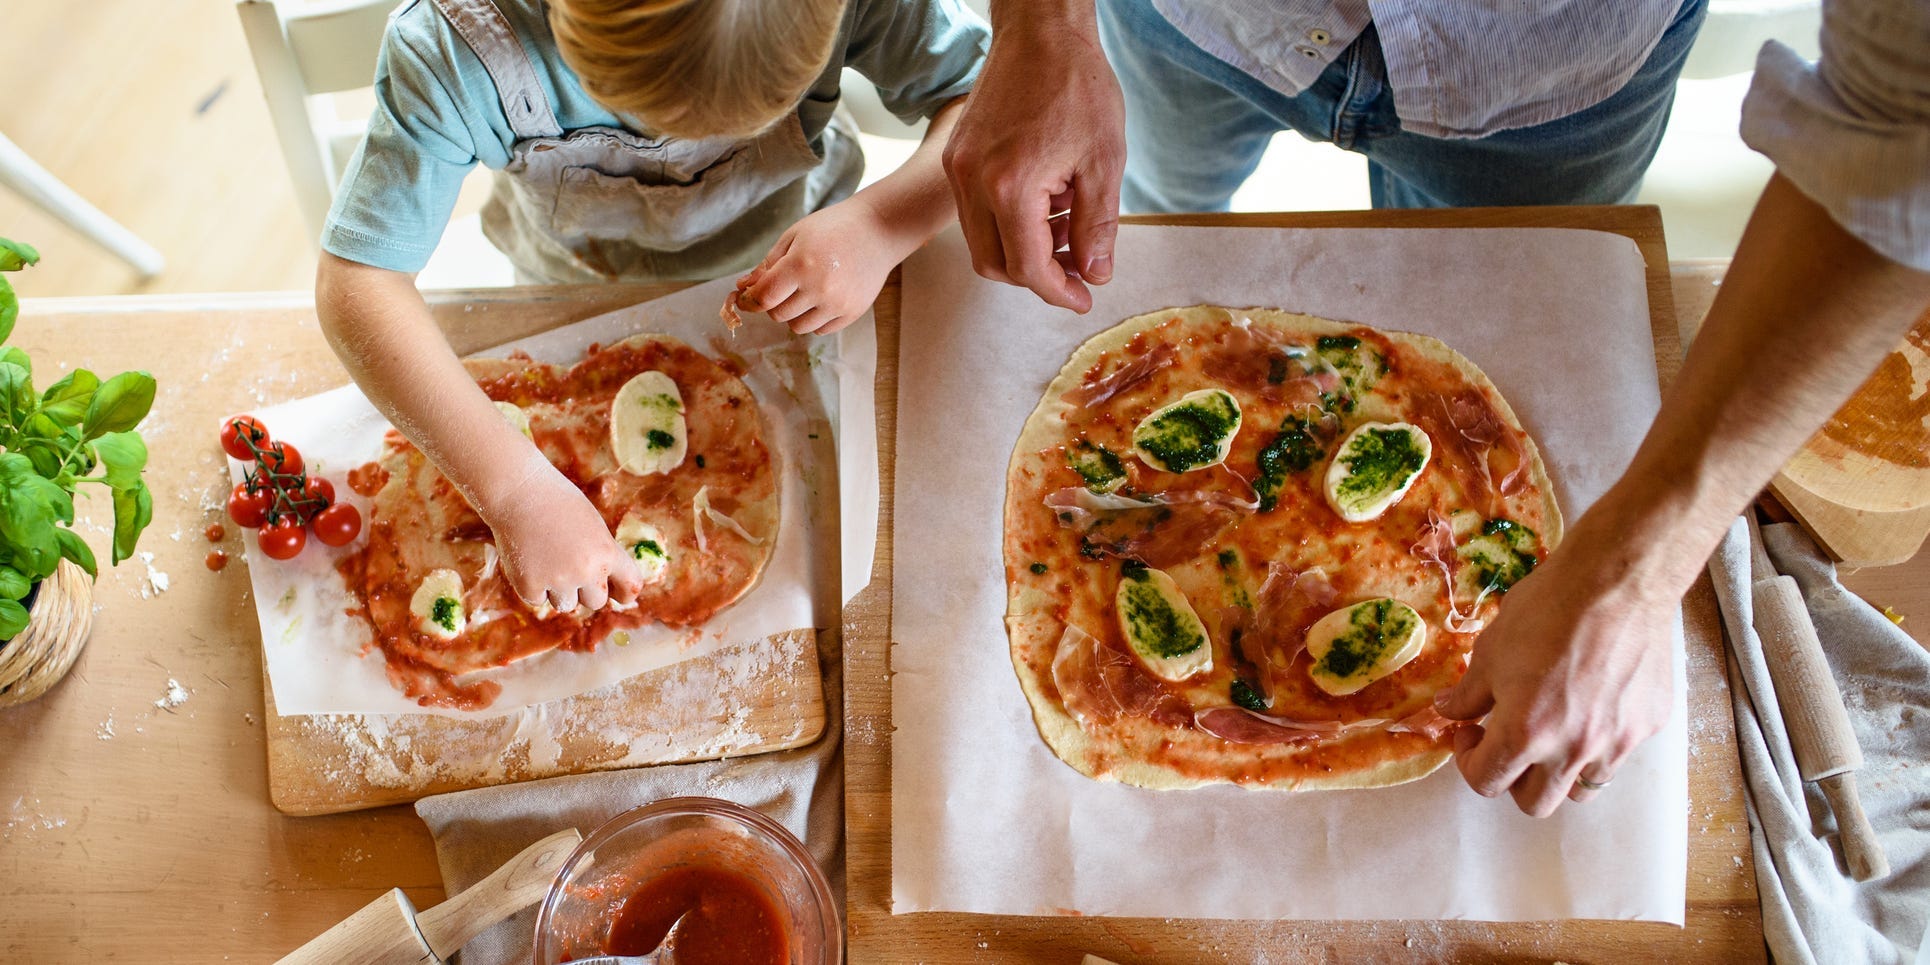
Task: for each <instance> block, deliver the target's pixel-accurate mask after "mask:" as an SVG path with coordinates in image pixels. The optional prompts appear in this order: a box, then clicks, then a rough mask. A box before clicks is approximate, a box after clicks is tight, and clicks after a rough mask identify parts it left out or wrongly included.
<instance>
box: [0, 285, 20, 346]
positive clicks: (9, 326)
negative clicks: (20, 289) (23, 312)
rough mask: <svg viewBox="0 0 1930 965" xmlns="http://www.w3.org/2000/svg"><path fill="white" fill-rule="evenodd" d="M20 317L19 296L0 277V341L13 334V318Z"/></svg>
mask: <svg viewBox="0 0 1930 965" xmlns="http://www.w3.org/2000/svg"><path fill="white" fill-rule="evenodd" d="M19 317H20V296H18V295H15V294H14V293H13V286H12V285H9V284H7V280H6V279H5V278H0V342H4V341H6V340H7V336H9V335H12V334H13V323H14V320H15V319H17V318H19Z"/></svg>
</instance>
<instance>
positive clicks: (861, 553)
mask: <svg viewBox="0 0 1930 965" xmlns="http://www.w3.org/2000/svg"><path fill="white" fill-rule="evenodd" d="M731 287H732V286H731V283H730V282H729V281H728V280H724V281H718V282H712V283H710V284H705V285H699V286H696V287H694V288H690V289H687V290H685V291H682V292H679V293H677V294H675V295H671V296H669V297H666V298H661V299H657V300H655V301H651V302H646V303H643V304H640V305H634V306H631V307H629V308H625V309H621V310H618V311H615V312H610V313H608V314H605V315H599V316H597V317H595V318H589V319H585V320H583V321H581V322H577V323H574V324H571V325H567V326H564V327H562V328H558V329H554V330H551V331H548V332H544V333H542V334H539V335H535V336H531V337H530V338H526V339H523V340H521V341H516V342H511V343H509V344H506V345H501V346H497V347H496V348H493V349H489V350H486V351H484V352H481V353H479V354H481V355H485V356H502V355H507V354H508V353H509V352H511V351H514V350H519V349H520V350H522V351H524V352H527V353H529V355H530V356H531V357H533V358H535V359H537V360H538V361H543V362H550V363H554V364H558V365H564V366H567V365H570V364H573V363H575V362H577V361H579V360H581V359H582V357H583V354H584V350H585V349H586V348H588V346H589V345H590V344H591V343H592V342H601V343H605V344H608V343H610V342H615V341H618V340H621V339H623V338H627V337H629V336H631V335H635V334H639V333H643V332H652V333H660V334H667V335H672V336H676V337H678V338H681V339H683V340H684V341H685V342H687V343H689V344H690V345H691V346H693V347H695V348H697V349H698V350H699V351H702V352H705V353H707V354H710V355H712V356H713V357H717V356H719V355H721V354H722V353H725V352H728V353H734V354H736V355H739V356H741V357H743V358H744V359H745V360H746V361H747V362H748V363H749V366H750V370H749V372H748V373H747V374H746V375H745V377H744V381H745V383H746V384H747V385H749V386H750V388H751V390H752V391H753V392H755V393H756V394H757V398H758V400H759V402H760V403H761V404H762V406H763V408H764V412H765V414H766V417H767V422H768V423H769V425H770V426H771V432H772V436H771V438H770V439H769V443H770V445H771V448H772V450H773V451H774V452H776V453H777V454H778V458H779V459H780V461H781V464H782V467H783V475H782V483H781V493H780V500H781V508H780V513H781V521H780V524H779V531H778V537H777V545H776V548H775V550H774V552H773V553H772V556H771V560H770V563H769V564H768V566H767V567H766V569H765V571H764V573H763V576H762V577H761V578H760V579H759V581H758V584H757V586H756V587H754V588H753V589H752V590H751V592H750V593H748V594H746V595H745V596H744V598H743V599H741V600H739V601H738V602H737V603H736V604H735V605H733V606H731V607H730V608H728V609H726V610H725V611H723V612H722V613H720V614H718V615H717V616H716V617H714V618H713V619H711V620H710V622H708V623H707V624H705V625H704V626H702V627H699V628H695V629H690V630H677V631H673V630H670V629H668V628H665V627H663V626H662V625H659V624H651V625H649V626H646V627H642V628H639V629H636V630H632V631H629V642H628V643H627V644H625V645H623V646H616V645H614V644H612V643H610V642H608V641H606V642H604V643H603V644H602V645H601V646H599V647H598V648H597V649H596V650H595V651H594V652H591V653H566V652H561V651H551V652H549V653H544V654H539V655H537V656H534V657H530V658H528V659H525V660H522V661H519V662H517V663H515V664H512V665H510V666H508V667H502V668H498V669H495V670H489V671H484V672H482V673H479V674H474V675H469V676H466V677H464V678H463V679H464V680H465V681H468V680H472V679H492V680H496V681H498V682H499V683H501V684H502V685H503V690H502V693H501V694H500V695H498V696H497V698H496V700H495V702H494V703H493V704H491V705H490V706H489V707H488V708H486V709H484V710H481V711H475V712H463V711H454V710H448V709H445V708H437V707H420V706H417V705H416V703H415V702H414V701H413V700H410V699H409V698H406V697H404V696H403V695H402V693H401V692H400V691H398V690H397V689H396V688H395V687H394V686H393V685H391V684H390V683H389V681H388V679H387V677H386V676H385V673H384V666H385V665H384V663H383V659H382V655H381V653H380V652H379V651H374V650H371V651H369V652H368V653H366V654H364V653H363V647H364V646H365V645H366V644H367V643H368V641H369V639H370V636H371V634H370V631H369V628H368V624H367V623H366V622H364V621H363V620H361V619H360V618H358V617H352V616H350V615H349V614H348V611H349V610H350V609H351V608H352V607H353V606H354V601H352V600H351V599H350V597H349V594H348V590H347V588H346V586H345V585H344V583H343V581H342V579H341V577H340V576H339V575H337V574H336V572H335V570H334V566H335V563H336V561H337V560H339V559H340V558H341V557H342V556H344V555H346V554H347V553H349V552H350V551H352V549H353V545H351V546H350V547H346V548H343V549H333V548H330V547H328V546H324V545H322V544H321V543H320V542H319V541H317V540H313V539H311V540H309V544H308V548H307V549H306V550H304V551H303V553H302V554H301V555H300V556H298V557H296V558H295V559H293V560H289V561H276V560H270V559H267V558H266V557H264V556H263V555H262V554H261V553H260V551H259V549H258V548H257V547H256V546H255V545H254V540H253V538H252V537H249V538H245V539H244V543H245V545H246V546H247V551H246V552H247V558H248V564H249V565H248V576H249V580H250V582H251V583H252V585H253V587H254V593H255V610H256V613H257V615H258V616H259V617H260V621H261V638H262V651H263V655H264V659H265V660H266V662H267V668H268V679H269V682H270V685H271V686H272V687H273V689H274V695H275V709H276V710H277V711H278V712H279V713H281V714H283V715H288V716H293V715H299V714H331V713H332V714H342V713H356V714H437V715H442V716H451V717H491V716H496V715H499V714H506V713H511V712H514V711H517V710H521V709H522V708H525V707H528V706H531V705H534V704H539V703H543V702H545V701H549V700H555V699H558V698H562V697H569V696H573V695H576V694H580V693H584V692H586V691H589V690H593V689H596V688H598V687H601V686H604V685H606V684H612V683H615V682H617V681H619V680H622V679H624V678H626V677H630V676H634V675H636V674H640V673H644V672H646V671H650V670H654V669H657V668H658V667H662V666H666V665H668V664H671V663H675V662H677V661H679V660H687V659H690V658H692V657H696V656H700V655H702V654H707V653H710V652H712V651H714V650H717V649H719V648H720V647H722V646H724V645H726V644H731V643H739V642H743V641H746V640H756V639H760V638H763V637H768V636H771V635H773V634H776V633H781V632H783V631H786V630H793V629H797V628H799V627H810V626H816V627H826V626H833V625H835V624H836V623H837V620H838V613H839V609H838V606H837V602H838V601H839V600H840V599H841V598H842V597H840V595H839V582H840V580H841V576H840V572H839V567H840V554H839V537H838V531H839V515H840V507H839V503H840V501H843V502H844V503H846V504H847V505H849V506H850V507H851V509H850V510H849V512H848V513H846V514H845V515H846V518H853V517H855V518H858V519H861V520H875V519H876V516H877V505H878V496H877V469H876V467H877V434H876V428H875V426H876V422H875V420H874V418H873V415H872V410H871V408H870V404H871V392H872V381H873V378H874V373H875V371H876V365H877V352H876V338H875V335H874V333H873V331H872V325H873V322H872V319H871V317H870V316H869V315H867V316H866V317H865V318H864V319H862V320H860V321H859V322H858V323H857V324H856V325H854V326H852V327H851V329H848V330H847V331H846V333H845V334H843V335H840V336H838V337H835V338H800V337H796V336H793V335H791V334H790V333H789V332H788V331H786V330H785V329H784V328H783V326H781V325H777V324H775V323H772V322H769V321H767V320H765V319H763V318H761V317H753V318H752V319H750V320H749V321H748V322H747V323H746V324H745V325H744V326H743V327H742V328H740V329H738V331H737V333H736V334H735V335H734V336H733V335H726V334H724V331H723V326H722V323H720V322H719V321H718V318H717V308H718V306H719V305H722V304H723V301H724V297H725V295H726V293H728V292H729V291H730V290H731ZM852 383H857V384H858V385H860V386H862V389H861V390H856V391H854V390H851V389H847V388H846V386H848V385H850V384H852ZM841 406H842V407H847V408H845V410H844V411H843V412H842V413H840V412H839V408H840V407H841ZM860 406H861V407H862V408H850V407H860ZM255 415H257V416H258V417H260V418H261V420H262V421H263V422H264V423H265V424H266V425H267V427H268V431H269V433H270V434H271V435H272V436H274V437H275V438H276V439H280V440H284V441H287V442H291V443H293V444H294V445H295V446H296V448H298V449H300V450H301V452H302V455H303V459H304V460H305V461H306V462H307V464H308V466H309V471H310V473H311V474H314V473H317V472H319V473H320V474H321V475H323V476H324V477H326V478H328V479H329V480H330V481H331V482H333V483H334V484H335V493H336V498H337V499H339V500H345V501H348V502H352V503H354V504H355V505H356V506H357V508H359V509H361V510H362V513H363V518H364V520H366V519H367V518H368V501H367V500H366V499H363V498H362V497H360V496H358V495H356V494H355V493H354V492H352V491H351V490H350V489H349V488H348V486H347V485H346V483H345V482H344V479H343V477H344V475H345V474H346V473H347V472H348V470H350V469H352V468H354V467H355V466H359V465H361V464H363V463H365V462H368V461H370V460H372V459H374V458H375V457H376V456H377V455H378V453H379V451H380V449H381V442H382V436H383V434H384V433H385V432H386V431H387V430H388V428H389V424H388V422H387V421H386V420H384V419H383V418H382V416H381V415H380V414H379V413H377V412H376V411H375V408H374V407H373V406H372V405H370V404H369V402H368V400H367V398H365V397H364V396H363V395H362V392H361V390H359V389H357V388H356V387H355V386H352V385H351V386H344V387H342V388H339V389H335V390H333V391H330V392H325V393H322V394H321V395H317V396H312V397H309V398H306V399H300V400H297V401H294V402H289V403H285V404H283V405H277V406H273V407H270V408H265V409H259V410H256V412H255ZM834 422H835V423H841V424H842V425H843V426H845V427H847V428H848V429H850V430H854V431H847V432H844V433H842V434H841V435H838V436H837V437H835V438H834V433H833V424H834ZM843 459H850V460H852V464H854V465H855V466H856V467H857V470H856V471H854V473H853V477H854V478H853V479H852V480H851V481H850V483H849V484H848V485H846V486H845V487H843V488H842V489H840V487H839V471H838V466H839V464H840V462H841V461H842V460H843ZM229 469H230V475H231V476H232V478H234V479H236V480H239V479H240V477H241V469H242V464H241V463H239V462H236V461H233V460H230V461H229ZM867 506H868V507H869V508H868V509H867V508H865V507H867ZM870 526H871V530H870V532H869V533H868V534H865V536H864V538H865V542H864V543H863V545H862V546H860V547H856V548H854V549H853V551H852V552H851V553H850V554H846V558H845V559H844V560H843V563H844V565H846V566H850V565H853V559H854V558H855V559H859V560H861V561H862V569H859V570H858V572H860V573H864V574H867V575H868V574H869V573H870V571H871V554H872V550H873V545H872V544H873V543H874V542H875V540H876V523H875V522H872V523H871V524H870ZM861 588H862V584H859V585H858V586H855V587H852V586H847V587H846V592H848V593H855V592H857V590H858V589H861Z"/></svg>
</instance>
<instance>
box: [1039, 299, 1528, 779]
mask: <svg viewBox="0 0 1930 965" xmlns="http://www.w3.org/2000/svg"><path fill="white" fill-rule="evenodd" d="M1560 532H1561V515H1560V512H1559V511H1558V509H1557V508H1556V506H1555V501H1554V497H1553V494H1552V488H1551V486H1550V485H1549V481H1548V477H1547V474H1546V472H1545V471H1544V469H1543V467H1542V463H1541V458H1540V454H1539V453H1538V451H1537V450H1536V448H1535V444H1534V441H1533V440H1532V439H1530V438H1529V437H1528V435H1527V433H1526V432H1525V431H1523V429H1522V427H1521V424H1520V423H1519V421H1518V420H1517V419H1516V418H1515V415H1514V413H1513V411H1512V410H1510V409H1509V407H1508V404H1507V402H1506V401H1504V400H1503V399H1502V398H1501V396H1500V394H1499V393H1498V392H1497V391H1496V390H1495V388H1494V385H1493V384H1492V383H1491V382H1489V381H1488V379H1487V377H1486V376H1484V375H1483V374H1482V373H1481V372H1480V370H1479V369H1477V368H1476V367H1475V366H1474V365H1473V364H1472V363H1471V362H1469V361H1468V360H1467V359H1465V358H1463V357H1462V356H1461V355H1460V354H1458V353H1456V352H1455V351H1454V350H1452V349H1450V348H1448V347H1447V346H1446V345H1444V344H1442V343H1441V342H1439V341H1437V340H1435V339H1433V338H1429V337H1426V336H1421V335H1411V334H1404V333H1398V332H1384V331H1379V330H1377V329H1374V328H1370V327H1367V326H1364V325H1350V324H1343V323H1340V322H1333V321H1327V320H1324V319H1319V318H1313V317H1311V316H1307V315H1293V314H1288V313H1285V312H1279V311H1271V310H1262V309H1249V310H1229V309H1224V308H1213V307H1195V308H1185V309H1174V310H1169V311H1163V312H1156V313H1153V314H1150V315H1143V316H1140V317H1137V318H1132V319H1128V320H1127V321H1125V322H1124V323H1122V324H1120V325H1118V326H1117V327H1115V328H1112V329H1110V330H1108V331H1106V332H1103V333H1101V334H1099V335H1098V336H1095V337H1094V338H1093V339H1092V340H1090V341H1088V342H1087V343H1086V344H1085V345H1083V346H1082V347H1081V348H1080V349H1079V350H1078V351H1077V352H1075V353H1074V354H1073V356H1072V359H1071V361H1070V362H1068V363H1067V364H1066V366H1065V368H1064V369H1063V370H1062V371H1061V372H1060V374H1059V376H1058V378H1057V379H1056V380H1054V381H1053V382H1052V384H1051V385H1050V386H1049V387H1048V388H1047V389H1046V393H1045V397H1044V399H1043V400H1042V401H1041V402H1040V403H1039V406H1038V408H1037V409H1036V410H1035V411H1034V412H1033V413H1032V416H1031V418H1030V419H1028V420H1027V421H1026V424H1025V428H1024V430H1023V433H1022V434H1021V436H1020V438H1019V442H1018V445H1017V448H1016V449H1015V451H1014V452H1013V455H1012V463H1011V467H1010V470H1009V475H1008V479H1007V486H1006V504H1005V570H1006V580H1007V583H1008V586H1009V597H1008V608H1007V613H1006V625H1007V630H1008V632H1009V634H1010V637H1011V647H1012V663H1013V666H1014V668H1015V669H1016V670H1017V672H1018V677H1019V682H1020V684H1021V685H1022V687H1023V688H1024V691H1025V695H1026V697H1027V699H1028V700H1029V701H1030V702H1031V706H1032V715H1033V720H1034V722H1035V723H1036V724H1037V725H1038V728H1039V733H1040V734H1041V736H1043V737H1044V738H1045V741H1046V743H1047V744H1048V745H1049V746H1050V747H1051V748H1052V750H1053V752H1054V753H1056V754H1058V756H1059V757H1060V758H1061V759H1063V760H1065V761H1066V763H1068V764H1070V765H1072V766H1073V767H1074V768H1075V769H1077V770H1079V771H1080V772H1081V773H1084V774H1087V775H1090V776H1092V777H1096V778H1102V779H1107V780H1117V781H1123V782H1126V783H1129V784H1136V785H1141V786H1145V787H1155V788H1180V787H1194V786H1198V785H1202V784H1213V783H1231V784H1240V785H1247V786H1256V787H1272V788H1282V789H1293V790H1315V789H1325V788H1347V787H1381V786H1386V785H1391V784H1398V783H1402V782H1404V781H1410V780H1414V779H1417V778H1419V777H1422V776H1425V775H1426V774H1428V773H1429V772H1431V771H1433V770H1434V769H1435V768H1437V767H1439V766H1440V765H1441V764H1442V763H1444V762H1445V761H1446V760H1447V759H1448V757H1449V756H1450V754H1451V735H1450V734H1449V731H1450V729H1451V727H1452V726H1453V725H1452V724H1451V722H1449V721H1447V720H1445V719H1443V718H1442V717H1441V716H1440V715H1439V714H1438V713H1436V712H1435V711H1434V709H1433V698H1434V695H1435V694H1436V693H1439V692H1440V691H1442V690H1444V689H1446V688H1448V687H1450V686H1452V685H1453V684H1454V683H1455V682H1456V681H1458V680H1459V679H1460V678H1461V675H1462V674H1463V673H1464V672H1465V670H1466V667H1467V659H1468V657H1469V654H1470V652H1471V649H1472V647H1473V645H1474V641H1475V638H1476V636H1477V635H1478V634H1479V632H1480V630H1481V628H1482V626H1484V625H1485V624H1486V623H1487V622H1489V621H1490V620H1492V618H1493V615H1494V613H1495V612H1496V610H1497V608H1498V607H1499V605H1500V603H1501V601H1502V599H1503V597H1504V595H1505V594H1506V593H1507V592H1508V588H1509V587H1511V586H1513V585H1514V584H1515V582H1516V581H1518V580H1520V579H1521V578H1522V577H1523V576H1525V575H1526V574H1527V573H1528V572H1529V571H1531V570H1532V569H1533V568H1534V566H1535V564H1536V563H1537V562H1538V561H1539V560H1541V559H1543V558H1544V557H1545V556H1546V555H1547V553H1548V551H1549V550H1551V549H1553V548H1554V546H1555V544H1556V542H1557V541H1558V540H1559V539H1560Z"/></svg>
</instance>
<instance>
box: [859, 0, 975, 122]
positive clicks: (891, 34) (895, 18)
mask: <svg viewBox="0 0 1930 965" xmlns="http://www.w3.org/2000/svg"><path fill="white" fill-rule="evenodd" d="M860 4H861V9H859V10H858V11H855V13H856V17H855V18H854V19H855V22H854V23H853V24H852V29H851V33H850V36H849V37H847V38H846V46H845V64H846V66H848V67H853V68H856V69H857V71H858V73H860V74H863V75H864V76H865V79H866V80H869V81H871V83H872V84H873V85H875V86H876V87H877V88H878V98H879V100H881V101H883V102H884V105H885V108H886V109H887V110H889V111H891V113H893V114H895V115H897V117H898V119H899V120H902V121H904V122H905V123H907V124H910V123H914V122H916V121H917V120H918V119H919V118H921V117H923V118H929V117H931V116H932V115H933V114H936V113H938V110H939V108H941V107H944V106H945V104H946V103H947V102H948V101H950V100H952V99H953V98H955V97H959V96H961V95H964V94H966V93H969V92H970V91H971V89H972V84H973V83H975V82H976V81H977V80H978V71H979V68H980V67H982V66H984V64H985V54H986V52H987V51H989V50H991V47H992V31H991V28H990V27H988V26H987V25H986V23H985V20H984V19H983V18H981V17H980V16H979V15H978V14H976V13H973V12H972V11H971V10H970V9H968V8H967V7H966V6H965V5H964V4H963V3H961V2H960V0H913V2H903V0H869V2H864V0H860Z"/></svg>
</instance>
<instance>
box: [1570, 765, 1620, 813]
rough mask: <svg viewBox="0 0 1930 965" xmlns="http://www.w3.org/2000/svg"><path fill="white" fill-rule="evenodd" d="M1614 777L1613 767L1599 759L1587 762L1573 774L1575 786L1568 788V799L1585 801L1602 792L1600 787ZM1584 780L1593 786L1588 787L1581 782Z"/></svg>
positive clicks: (1579, 802) (1578, 802) (1579, 801)
mask: <svg viewBox="0 0 1930 965" xmlns="http://www.w3.org/2000/svg"><path fill="white" fill-rule="evenodd" d="M1614 777H1615V769H1614V768H1612V767H1610V766H1608V765H1607V764H1604V763H1602V762H1601V761H1596V762H1594V763H1592V764H1589V765H1588V766H1586V767H1584V768H1582V769H1581V770H1580V771H1579V772H1578V773H1577V774H1576V775H1575V786H1574V787H1573V788H1570V789H1569V791H1568V799H1569V800H1571V801H1574V802H1575V803H1576V804H1583V803H1586V802H1587V801H1589V800H1591V799H1592V798H1594V797H1595V795H1597V794H1600V793H1602V788H1604V787H1607V786H1608V782H1609V781H1611V780H1613V779H1614ZM1584 780H1585V781H1588V782H1589V783H1590V784H1593V785H1595V786H1594V787H1590V786H1588V785H1587V784H1583V783H1582V782H1583V781H1584Z"/></svg>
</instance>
